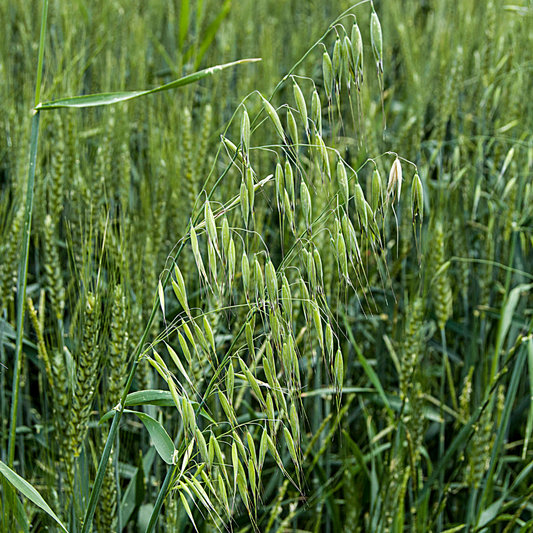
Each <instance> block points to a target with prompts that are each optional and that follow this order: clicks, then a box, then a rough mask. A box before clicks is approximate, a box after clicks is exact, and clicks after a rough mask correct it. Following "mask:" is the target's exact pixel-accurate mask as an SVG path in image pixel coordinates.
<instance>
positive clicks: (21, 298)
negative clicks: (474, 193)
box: [7, 0, 48, 468]
mask: <svg viewBox="0 0 533 533" xmlns="http://www.w3.org/2000/svg"><path fill="white" fill-rule="evenodd" d="M47 14H48V0H44V2H43V12H42V17H41V38H40V42H39V62H38V65H37V83H36V86H35V105H37V104H38V102H39V98H40V96H41V79H42V75H43V57H44V39H45V35H46V17H47ZM39 119H40V115H39V111H37V110H34V114H33V117H32V120H31V140H30V168H29V170H28V182H27V184H26V205H25V207H24V233H23V235H22V252H21V257H20V263H19V271H18V281H17V337H16V347H15V363H14V372H13V387H12V389H11V394H12V395H13V399H12V401H11V422H10V427H9V443H8V454H7V458H8V466H9V467H10V468H13V462H14V460H15V437H16V431H17V414H18V402H19V392H20V391H19V388H20V370H21V363H22V358H21V354H22V337H23V332H24V312H25V305H26V286H27V283H28V257H29V249H30V233H31V218H32V212H33V189H34V184H35V166H36V164H37V143H38V140H39Z"/></svg>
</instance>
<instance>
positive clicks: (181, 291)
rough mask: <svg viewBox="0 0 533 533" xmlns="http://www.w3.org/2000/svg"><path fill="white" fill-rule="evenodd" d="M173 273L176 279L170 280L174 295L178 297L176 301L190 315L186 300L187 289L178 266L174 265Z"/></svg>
mask: <svg viewBox="0 0 533 533" xmlns="http://www.w3.org/2000/svg"><path fill="white" fill-rule="evenodd" d="M174 274H175V275H176V281H174V280H171V281H172V288H173V289H174V294H175V295H176V298H177V299H178V302H179V303H180V304H181V307H183V310H184V311H185V312H186V313H187V314H188V315H190V314H191V312H190V310H189V303H188V301H187V291H186V290H185V281H184V280H183V276H182V275H181V271H180V269H179V268H178V265H175V266H174Z"/></svg>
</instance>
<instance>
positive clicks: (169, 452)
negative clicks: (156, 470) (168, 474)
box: [124, 409, 176, 465]
mask: <svg viewBox="0 0 533 533" xmlns="http://www.w3.org/2000/svg"><path fill="white" fill-rule="evenodd" d="M124 412H125V413H132V414H134V415H137V416H138V417H139V418H140V419H141V421H142V423H143V424H144V426H145V427H146V429H147V430H148V433H150V437H152V441H153V443H154V446H155V449H156V450H157V453H158V454H159V455H160V457H161V459H163V461H165V463H167V464H168V465H171V464H172V459H173V457H174V452H175V451H176V449H175V448H174V443H173V442H172V439H171V438H170V437H169V436H168V433H167V431H166V429H165V428H164V427H163V426H162V425H161V424H160V423H159V422H158V421H157V420H155V419H154V418H152V417H151V416H150V415H147V414H146V413H141V412H140V411H131V410H130V409H124Z"/></svg>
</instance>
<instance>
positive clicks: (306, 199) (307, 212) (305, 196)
mask: <svg viewBox="0 0 533 533" xmlns="http://www.w3.org/2000/svg"><path fill="white" fill-rule="evenodd" d="M300 201H301V204H302V211H303V214H304V220H305V226H306V228H307V231H308V233H310V232H311V221H312V216H313V210H312V205H311V195H310V194H309V189H308V188H307V185H306V184H305V181H302V184H301V186H300Z"/></svg>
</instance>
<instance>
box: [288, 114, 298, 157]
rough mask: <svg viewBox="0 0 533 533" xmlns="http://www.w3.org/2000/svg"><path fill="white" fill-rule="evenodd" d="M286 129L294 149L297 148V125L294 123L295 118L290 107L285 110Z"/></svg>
mask: <svg viewBox="0 0 533 533" xmlns="http://www.w3.org/2000/svg"><path fill="white" fill-rule="evenodd" d="M287 130H288V131H289V135H290V137H291V141H292V145H293V146H294V147H295V149H296V151H297V150H298V142H299V139H298V125H297V124H296V119H295V118H294V115H293V114H292V111H291V110H290V109H288V110H287Z"/></svg>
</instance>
